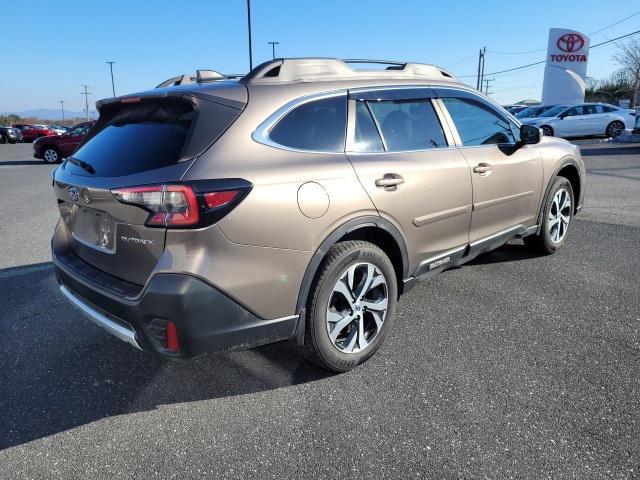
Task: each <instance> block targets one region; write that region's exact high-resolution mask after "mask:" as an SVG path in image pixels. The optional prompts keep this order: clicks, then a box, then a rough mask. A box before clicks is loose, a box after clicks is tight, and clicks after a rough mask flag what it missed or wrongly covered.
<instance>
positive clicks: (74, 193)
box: [69, 187, 80, 202]
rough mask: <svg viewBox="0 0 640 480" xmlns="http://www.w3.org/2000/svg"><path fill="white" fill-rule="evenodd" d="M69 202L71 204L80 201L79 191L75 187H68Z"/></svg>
mask: <svg viewBox="0 0 640 480" xmlns="http://www.w3.org/2000/svg"><path fill="white" fill-rule="evenodd" d="M69 200H71V201H72V202H77V201H78V200H80V190H78V188H77V187H69Z"/></svg>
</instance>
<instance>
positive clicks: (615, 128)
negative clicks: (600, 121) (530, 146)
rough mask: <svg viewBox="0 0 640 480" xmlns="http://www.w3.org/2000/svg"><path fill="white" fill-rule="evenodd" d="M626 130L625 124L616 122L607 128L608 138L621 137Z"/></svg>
mask: <svg viewBox="0 0 640 480" xmlns="http://www.w3.org/2000/svg"><path fill="white" fill-rule="evenodd" d="M624 128H625V127H624V123H622V122H621V121H620V120H616V121H614V122H611V123H610V124H609V125H608V126H607V131H606V135H607V137H619V136H620V135H622V134H623V133H624Z"/></svg>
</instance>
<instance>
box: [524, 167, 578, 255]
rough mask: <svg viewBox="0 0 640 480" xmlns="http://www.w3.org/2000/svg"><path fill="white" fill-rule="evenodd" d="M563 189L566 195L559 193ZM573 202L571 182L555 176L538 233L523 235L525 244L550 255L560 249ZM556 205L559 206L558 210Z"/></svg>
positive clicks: (569, 224)
mask: <svg viewBox="0 0 640 480" xmlns="http://www.w3.org/2000/svg"><path fill="white" fill-rule="evenodd" d="M563 191H564V192H565V194H566V196H564V195H562V194H561V193H560V192H563ZM567 201H568V204H567ZM574 202H575V200H574V194H573V188H572V187H571V182H569V180H567V179H566V178H564V177H557V178H556V179H555V181H554V182H553V186H552V187H551V189H550V190H549V193H548V194H547V197H546V198H545V201H544V209H543V211H542V226H541V228H540V233H538V234H535V235H531V236H529V237H525V238H524V243H525V245H527V246H528V247H530V248H531V249H533V250H536V251H538V252H540V253H543V254H545V255H551V254H553V253H556V252H557V251H558V250H560V249H561V248H562V247H563V246H564V244H565V243H566V241H567V238H568V236H569V231H570V230H571V220H572V219H573V212H574V205H575V203H574ZM558 205H560V207H561V208H560V209H559V211H558ZM558 213H560V215H558Z"/></svg>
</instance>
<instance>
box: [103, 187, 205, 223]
mask: <svg viewBox="0 0 640 480" xmlns="http://www.w3.org/2000/svg"><path fill="white" fill-rule="evenodd" d="M111 193H112V194H113V195H114V196H115V197H116V198H117V199H118V200H119V201H121V202H123V203H131V204H133V205H139V206H141V207H144V208H146V209H147V210H150V211H151V215H150V216H149V218H148V219H147V222H146V224H147V225H148V226H154V227H184V226H191V225H196V224H197V223H198V219H199V215H198V201H197V199H196V196H195V194H194V193H193V190H192V189H191V187H189V186H188V185H151V186H143V187H129V188H118V189H115V190H112V191H111Z"/></svg>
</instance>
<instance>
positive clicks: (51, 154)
mask: <svg viewBox="0 0 640 480" xmlns="http://www.w3.org/2000/svg"><path fill="white" fill-rule="evenodd" d="M44 159H45V160H46V161H47V162H49V163H56V162H57V161H58V152H56V151H55V150H53V149H51V148H49V149H47V150H45V151H44Z"/></svg>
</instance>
